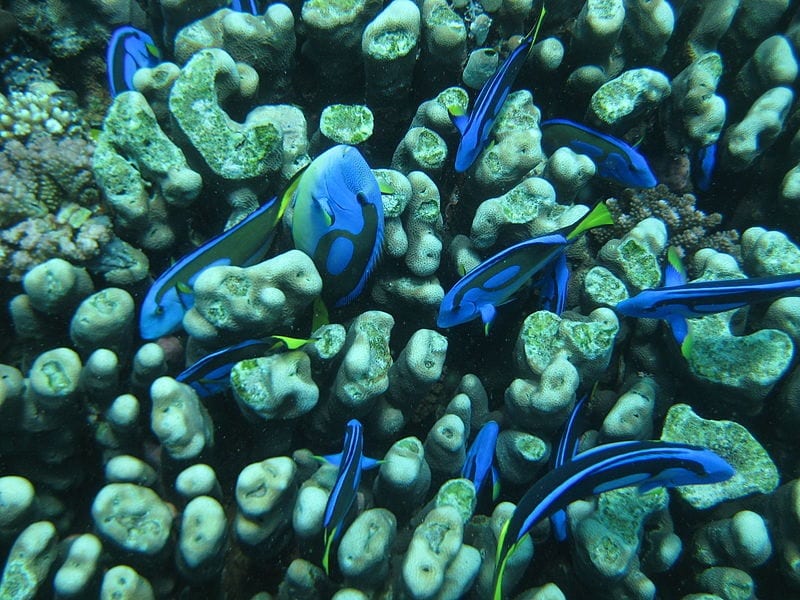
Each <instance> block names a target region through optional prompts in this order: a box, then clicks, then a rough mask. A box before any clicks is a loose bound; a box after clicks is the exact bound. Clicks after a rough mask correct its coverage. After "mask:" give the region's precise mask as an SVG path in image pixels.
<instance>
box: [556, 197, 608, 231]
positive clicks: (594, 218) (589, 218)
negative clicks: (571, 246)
mask: <svg viewBox="0 0 800 600" xmlns="http://www.w3.org/2000/svg"><path fill="white" fill-rule="evenodd" d="M613 224H614V217H613V216H612V215H611V211H610V210H609V209H608V206H606V203H605V202H602V201H601V202H598V203H597V204H595V205H594V208H592V210H590V211H589V212H588V213H586V216H585V217H583V219H581V220H580V221H579V222H578V224H577V225H576V226H575V229H573V230H572V231H570V232H569V233H568V234H567V239H568V240H574V239H575V238H577V237H578V236H579V235H581V234H582V233H585V232H587V231H589V230H590V229H594V228H595V227H601V226H602V225H613Z"/></svg>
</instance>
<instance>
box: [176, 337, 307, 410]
mask: <svg viewBox="0 0 800 600" xmlns="http://www.w3.org/2000/svg"><path fill="white" fill-rule="evenodd" d="M311 341H313V340H312V339H299V338H293V337H287V336H283V335H273V336H270V337H268V338H266V339H264V340H245V341H244V342H239V343H238V344H233V345H231V346H226V347H225V348H220V349H219V350H217V351H215V352H211V353H210V354H207V355H205V356H204V357H203V358H201V359H199V360H198V361H196V362H195V363H193V364H192V365H190V366H189V367H187V368H186V369H184V370H183V371H182V372H180V373H179V374H178V375H177V376H176V377H175V379H176V380H177V381H180V382H182V383H185V384H187V385H189V386H191V387H192V388H193V389H194V391H195V392H197V395H198V396H200V397H201V398H207V397H208V396H213V395H214V394H219V393H221V392H224V391H225V390H226V389H228V388H229V387H230V374H231V371H232V370H233V367H234V365H235V364H236V363H238V362H241V361H243V360H247V359H249V358H256V357H259V356H264V355H266V354H267V353H269V352H271V351H272V350H275V349H276V348H278V347H279V346H281V345H285V346H286V348H288V349H289V350H296V349H298V348H301V347H302V346H304V345H305V344H307V343H309V342H311Z"/></svg>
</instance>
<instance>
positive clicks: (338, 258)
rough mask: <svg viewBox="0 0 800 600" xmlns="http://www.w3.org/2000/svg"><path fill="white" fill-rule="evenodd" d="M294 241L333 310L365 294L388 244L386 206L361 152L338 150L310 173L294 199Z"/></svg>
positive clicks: (316, 162) (341, 147)
mask: <svg viewBox="0 0 800 600" xmlns="http://www.w3.org/2000/svg"><path fill="white" fill-rule="evenodd" d="M292 238H293V240H294V245H295V247H296V248H297V249H299V250H302V251H303V252H305V253H306V254H308V255H309V256H310V257H311V259H312V260H313V261H314V265H315V266H316V267H317V270H318V271H319V274H320V276H321V277H322V294H323V297H324V298H325V299H326V300H328V301H332V302H333V305H334V306H344V305H345V304H348V303H349V302H352V301H353V300H354V299H355V298H357V297H358V296H359V295H360V294H361V292H363V291H364V288H365V286H366V284H367V280H368V279H369V277H370V275H371V274H372V271H373V270H374V269H375V265H376V264H377V263H378V258H379V256H380V251H381V244H382V243H383V200H382V198H381V189H380V186H379V185H378V181H377V180H376V179H375V175H374V174H373V173H372V171H371V170H370V168H369V165H368V164H367V161H366V160H364V157H363V156H361V153H360V152H359V151H358V150H357V149H356V148H354V147H352V146H344V145H339V146H334V147H333V148H331V149H329V150H327V151H325V152H323V153H322V154H321V155H319V156H318V157H317V158H315V159H314V160H313V161H312V162H311V164H310V165H309V166H308V167H307V169H306V170H305V172H304V173H303V175H302V176H301V177H300V181H299V183H298V186H297V192H296V193H295V195H294V211H293V213H292Z"/></svg>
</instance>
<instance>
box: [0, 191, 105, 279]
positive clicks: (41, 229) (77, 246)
mask: <svg viewBox="0 0 800 600" xmlns="http://www.w3.org/2000/svg"><path fill="white" fill-rule="evenodd" d="M113 233H114V231H113V228H112V226H111V221H110V219H109V218H108V217H105V216H92V213H91V211H90V210H88V209H86V208H82V207H80V206H78V205H77V204H70V203H67V204H64V205H63V206H62V207H61V210H59V211H58V213H57V214H53V213H49V212H48V213H46V214H44V215H43V216H38V217H31V218H28V219H25V220H24V221H22V222H21V223H18V224H16V225H14V226H13V227H11V228H9V229H6V230H5V231H2V232H0V277H8V279H9V280H10V281H20V280H21V279H22V277H23V276H24V275H25V273H27V272H28V271H29V270H30V269H32V268H33V267H35V266H36V265H38V264H40V263H42V262H44V261H46V260H47V259H49V258H54V257H58V258H63V259H65V260H68V261H70V262H72V263H73V264H80V263H83V262H85V261H87V260H89V259H92V258H94V257H95V256H97V255H98V254H99V253H100V251H101V249H102V247H103V245H104V244H106V243H108V242H109V241H110V240H111V238H112V237H113Z"/></svg>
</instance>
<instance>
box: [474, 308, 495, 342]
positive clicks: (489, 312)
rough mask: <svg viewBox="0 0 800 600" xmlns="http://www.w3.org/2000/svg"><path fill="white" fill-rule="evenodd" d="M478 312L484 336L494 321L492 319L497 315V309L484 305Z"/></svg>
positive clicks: (487, 333)
mask: <svg viewBox="0 0 800 600" xmlns="http://www.w3.org/2000/svg"><path fill="white" fill-rule="evenodd" d="M478 311H479V312H480V313H481V321H483V325H484V330H485V332H486V335H489V326H490V325H491V324H492V321H494V317H495V315H496V314H497V309H496V308H495V307H494V304H490V303H488V302H487V303H486V304H482V305H481V306H480V308H478Z"/></svg>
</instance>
